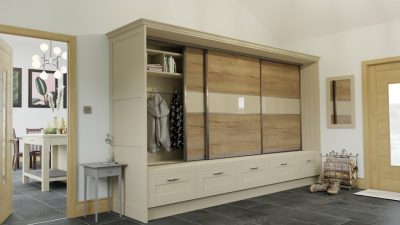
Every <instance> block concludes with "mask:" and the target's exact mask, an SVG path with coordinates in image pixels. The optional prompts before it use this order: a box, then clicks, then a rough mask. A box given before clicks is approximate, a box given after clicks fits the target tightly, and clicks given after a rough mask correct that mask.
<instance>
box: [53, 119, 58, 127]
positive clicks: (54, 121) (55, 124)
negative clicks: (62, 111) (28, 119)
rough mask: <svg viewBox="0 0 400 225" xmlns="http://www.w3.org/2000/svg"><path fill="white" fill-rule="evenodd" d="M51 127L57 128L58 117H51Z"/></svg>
mask: <svg viewBox="0 0 400 225" xmlns="http://www.w3.org/2000/svg"><path fill="white" fill-rule="evenodd" d="M52 126H53V128H58V118H57V116H54V117H53V124H52Z"/></svg>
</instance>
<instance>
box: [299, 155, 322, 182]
mask: <svg viewBox="0 0 400 225" xmlns="http://www.w3.org/2000/svg"><path fill="white" fill-rule="evenodd" d="M319 158H320V157H319V156H317V155H315V154H307V155H304V156H301V157H299V159H298V171H299V175H300V176H301V177H310V176H316V175H319V174H320V167H319V165H320V163H319Z"/></svg>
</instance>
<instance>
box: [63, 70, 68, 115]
mask: <svg viewBox="0 0 400 225" xmlns="http://www.w3.org/2000/svg"><path fill="white" fill-rule="evenodd" d="M67 84H68V81H67V74H66V73H64V74H63V85H64V87H65V88H64V99H63V105H64V109H66V108H67V103H68V102H67V97H68V96H67V95H68V94H67V89H68V88H67V87H68V85H67Z"/></svg>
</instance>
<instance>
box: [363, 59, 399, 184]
mask: <svg viewBox="0 0 400 225" xmlns="http://www.w3.org/2000/svg"><path fill="white" fill-rule="evenodd" d="M366 74H367V76H366V77H364V84H363V86H364V98H365V99H364V103H366V105H365V106H364V114H365V121H364V126H365V137H364V138H365V144H366V146H365V148H366V149H367V152H366V156H367V157H366V158H367V161H366V164H367V165H366V168H367V175H368V177H370V186H371V188H372V189H378V190H386V191H395V192H400V139H399V138H400V61H397V62H390V63H382V64H377V65H371V66H368V67H367V73H366ZM364 76H365V75H364Z"/></svg>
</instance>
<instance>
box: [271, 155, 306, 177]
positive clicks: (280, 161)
mask: <svg viewBox="0 0 400 225" xmlns="http://www.w3.org/2000/svg"><path fill="white" fill-rule="evenodd" d="M268 161H270V166H271V179H272V181H273V183H279V182H284V181H289V180H293V179H297V178H299V177H298V173H297V171H296V169H297V165H296V159H295V157H293V156H280V157H273V158H270V159H268Z"/></svg>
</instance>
